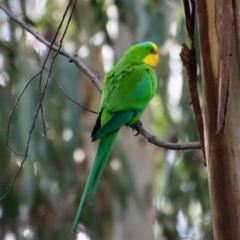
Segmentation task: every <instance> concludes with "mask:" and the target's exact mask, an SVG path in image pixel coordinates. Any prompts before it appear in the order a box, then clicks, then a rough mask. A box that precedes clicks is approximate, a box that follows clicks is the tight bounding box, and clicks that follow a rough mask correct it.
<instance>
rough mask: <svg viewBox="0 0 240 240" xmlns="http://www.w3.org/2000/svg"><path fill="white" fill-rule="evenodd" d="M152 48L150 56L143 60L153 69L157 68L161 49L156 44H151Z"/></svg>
mask: <svg viewBox="0 0 240 240" xmlns="http://www.w3.org/2000/svg"><path fill="white" fill-rule="evenodd" d="M151 45H152V48H151V49H150V52H149V54H148V55H147V56H146V57H145V58H144V59H143V61H144V62H145V63H146V64H148V65H149V66H151V67H153V68H154V67H155V66H156V65H157V63H158V61H159V59H160V56H159V48H158V46H157V45H156V44H155V43H151Z"/></svg>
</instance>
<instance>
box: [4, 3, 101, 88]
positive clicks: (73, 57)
mask: <svg viewBox="0 0 240 240" xmlns="http://www.w3.org/2000/svg"><path fill="white" fill-rule="evenodd" d="M0 8H1V9H2V10H3V11H4V12H5V13H6V14H7V15H8V16H9V17H10V18H12V19H13V20H14V21H15V22H17V23H18V24H19V25H20V26H22V27H23V28H24V29H25V30H26V31H28V32H29V33H31V34H32V35H33V36H34V37H35V38H36V39H38V40H39V41H40V42H42V43H43V44H45V45H46V46H47V47H50V46H52V47H51V49H52V50H54V51H59V53H60V54H61V55H63V56H65V57H67V58H68V59H69V62H74V63H75V65H76V66H77V67H79V68H80V69H81V70H82V71H83V72H84V73H85V74H86V75H87V76H88V77H89V78H90V79H91V81H92V83H93V84H94V85H95V86H96V88H97V89H98V91H99V92H101V89H102V85H101V83H100V81H99V80H98V76H97V75H96V74H94V73H93V72H92V71H91V70H90V69H89V68H88V67H87V66H86V65H85V64H84V63H83V62H82V61H81V59H80V58H79V57H78V56H77V55H73V54H71V53H69V52H67V51H65V50H63V49H60V50H59V48H58V47H57V46H54V45H51V43H50V42H48V41H47V40H46V39H45V38H44V37H43V36H41V34H39V33H38V32H37V31H36V30H35V29H34V28H32V27H31V26H29V25H28V24H26V23H25V22H24V21H22V20H21V19H19V18H18V17H17V16H16V15H15V14H14V13H12V12H11V11H10V10H9V9H8V8H6V7H5V6H4V5H3V4H2V3H0Z"/></svg>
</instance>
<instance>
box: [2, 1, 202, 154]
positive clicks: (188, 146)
mask: <svg viewBox="0 0 240 240" xmlns="http://www.w3.org/2000/svg"><path fill="white" fill-rule="evenodd" d="M0 8H1V9H2V10H3V11H4V12H5V13H6V14H7V15H8V16H9V17H10V18H12V19H13V20H14V21H15V22H17V23H18V24H19V25H20V26H22V27H23V28H24V29H25V30H26V31H28V32H29V33H31V34H32V35H33V36H34V37H35V38H36V39H38V40H39V41H40V42H42V43H43V44H45V45H46V46H47V47H51V49H52V50H54V51H56V52H58V53H60V54H61V55H63V56H65V57H67V58H68V59H69V62H74V64H75V65H76V66H77V67H78V68H80V69H81V70H82V71H83V72H84V73H85V74H86V75H87V76H88V77H89V78H90V79H91V81H92V83H93V84H94V85H95V87H96V88H97V89H98V90H99V92H101V90H102V84H101V83H100V81H99V79H98V76H97V75H96V74H94V73H93V72H92V71H91V70H90V69H89V68H88V67H87V66H86V65H85V64H84V63H83V62H82V61H81V60H80V58H79V57H78V56H77V55H73V54H70V53H68V52H66V51H65V50H64V49H62V48H61V49H59V47H57V46H55V45H52V44H51V43H50V42H48V41H47V40H46V39H45V38H43V37H42V36H41V34H39V33H38V32H37V31H36V30H35V29H34V28H32V27H30V26H29V25H28V24H26V23H25V22H23V21H22V20H21V19H19V18H18V17H17V16H16V15H15V14H14V13H12V12H11V11H10V10H9V9H8V8H6V7H5V6H4V5H3V4H1V3H0ZM134 129H135V130H136V131H137V132H139V133H140V134H141V135H142V136H143V137H145V138H146V139H147V140H148V141H149V142H150V143H152V144H154V145H156V146H159V147H162V148H165V149H172V150H193V149H200V148H201V147H200V144H199V142H190V143H170V142H166V141H163V140H161V139H159V138H157V137H155V136H153V135H151V134H150V133H149V132H147V131H146V130H145V129H144V128H143V127H142V126H141V124H138V123H137V124H135V126H134Z"/></svg>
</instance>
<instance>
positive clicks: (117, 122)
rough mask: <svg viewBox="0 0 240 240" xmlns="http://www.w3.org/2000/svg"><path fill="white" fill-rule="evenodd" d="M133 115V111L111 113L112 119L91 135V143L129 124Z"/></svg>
mask: <svg viewBox="0 0 240 240" xmlns="http://www.w3.org/2000/svg"><path fill="white" fill-rule="evenodd" d="M133 115H134V112H133V111H121V112H115V113H113V115H112V117H111V118H110V119H109V120H108V121H107V122H106V124H105V125H103V126H102V127H101V128H100V129H98V130H97V131H96V132H95V133H94V132H93V134H92V141H95V140H97V139H99V138H101V137H103V136H105V135H106V134H108V133H111V132H113V131H115V130H118V129H119V128H120V127H122V126H123V125H125V124H126V123H127V122H129V121H130V120H131V119H132V117H133Z"/></svg>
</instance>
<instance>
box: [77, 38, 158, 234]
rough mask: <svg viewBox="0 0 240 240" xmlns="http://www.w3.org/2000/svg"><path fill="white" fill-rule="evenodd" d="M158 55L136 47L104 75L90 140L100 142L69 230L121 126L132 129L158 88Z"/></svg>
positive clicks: (154, 49) (147, 44)
mask: <svg viewBox="0 0 240 240" xmlns="http://www.w3.org/2000/svg"><path fill="white" fill-rule="evenodd" d="M158 54H159V49H158V47H157V46H156V45H155V44H154V43H151V42H145V43H141V44H138V45H135V46H133V47H132V48H130V49H129V50H128V51H127V52H126V53H125V54H124V56H123V57H122V58H121V59H120V60H119V62H118V63H117V64H116V65H115V66H114V68H113V69H112V70H111V71H109V72H108V74H107V76H106V80H105V82H104V85H103V89H102V99H101V104H100V108H99V115H98V118H97V121H96V124H95V126H94V128H93V131H92V135H91V136H92V141H95V140H98V139H100V141H99V145H98V149H97V151H96V155H95V158H94V162H93V165H92V168H91V170H90V174H89V177H88V180H87V183H86V186H85V188H84V191H83V194H82V198H81V201H80V205H79V208H78V211H77V214H76V217H75V220H74V223H73V227H72V231H75V230H76V227H77V224H78V221H79V218H80V215H81V211H82V208H83V205H84V203H85V200H86V198H87V196H88V194H90V199H91V200H93V198H94V196H95V193H96V190H97V186H98V183H99V181H100V178H101V175H102V173H103V170H104V168H105V166H106V163H107V161H108V158H109V156H110V154H111V151H112V148H113V146H114V143H115V141H116V138H117V134H118V132H119V129H120V128H121V127H122V126H124V125H127V126H132V125H133V124H134V123H136V122H137V121H138V120H139V119H140V117H141V115H142V113H143V112H144V110H145V108H146V107H147V104H148V102H149V101H150V100H151V99H152V97H153V95H154V93H155V91H156V89H157V78H156V74H155V72H154V70H153V67H155V66H156V64H157V62H158V58H159V57H158Z"/></svg>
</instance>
